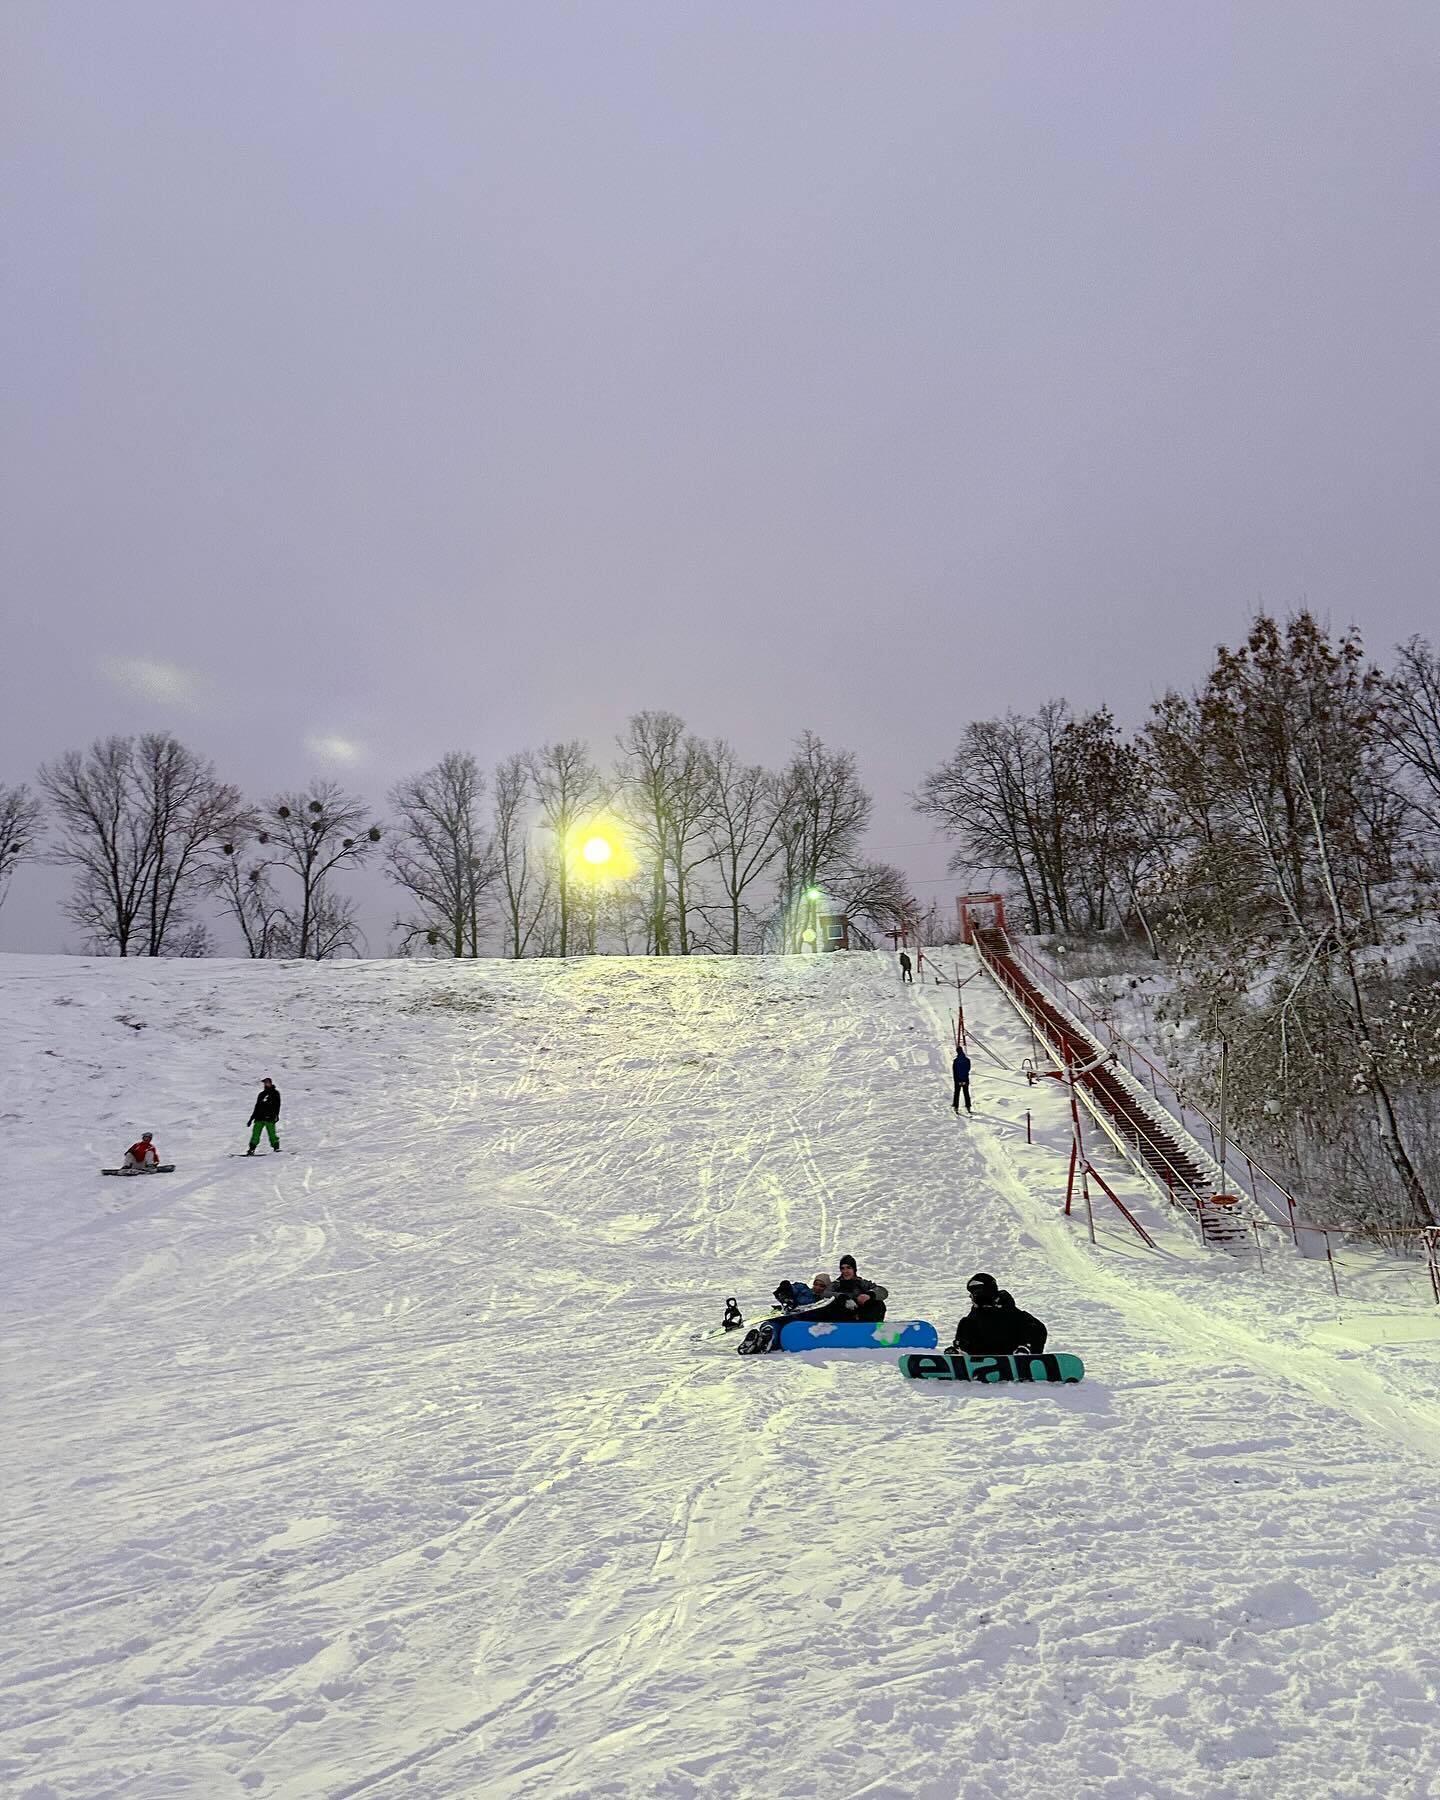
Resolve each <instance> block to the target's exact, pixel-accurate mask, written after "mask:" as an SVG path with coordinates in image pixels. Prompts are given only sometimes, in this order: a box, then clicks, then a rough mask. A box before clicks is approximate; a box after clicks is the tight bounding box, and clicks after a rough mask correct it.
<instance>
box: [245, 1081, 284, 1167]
mask: <svg viewBox="0 0 1440 1800" xmlns="http://www.w3.org/2000/svg"><path fill="white" fill-rule="evenodd" d="M279 1117H280V1090H279V1088H277V1087H276V1085H275V1083H274V1082H273V1081H272V1080H271V1079H270V1077H269V1076H268V1075H266V1076H263V1077H262V1078H261V1081H260V1092H259V1093H258V1094H257V1095H256V1096H255V1105H254V1106H253V1107H252V1109H251V1112H250V1117H249V1118H248V1119H247V1120H246V1121H245V1123H246V1124H247V1125H248V1126H249V1127H250V1148H249V1149H248V1150H247V1151H246V1152H245V1154H246V1155H247V1156H253V1155H254V1154H255V1149H256V1146H257V1145H258V1144H259V1142H260V1133H261V1132H262V1131H263V1132H264V1133H265V1135H266V1136H267V1137H268V1138H269V1139H270V1148H271V1149H272V1150H278V1149H279V1148H280V1137H279V1134H278V1132H277V1131H276V1129H275V1121H276V1120H277V1119H278V1118H279Z"/></svg>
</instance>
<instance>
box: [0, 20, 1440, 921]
mask: <svg viewBox="0 0 1440 1800" xmlns="http://www.w3.org/2000/svg"><path fill="white" fill-rule="evenodd" d="M0 31H3V37H4V44H3V61H4V68H5V85H6V93H5V98H4V103H3V123H0V157H3V170H0V183H3V187H0V201H3V238H0V241H3V245H4V251H3V263H4V274H3V281H4V290H3V309H4V310H3V322H4V333H5V348H6V357H5V360H6V379H5V397H4V403H3V426H0V429H3V432H4V439H5V441H4V461H3V513H4V516H3V527H4V533H3V580H4V595H5V607H6V616H7V620H8V623H7V625H6V628H5V633H4V640H3V644H4V658H3V682H4V704H3V709H0V779H4V780H11V781H14V780H19V779H25V778H27V777H29V776H30V775H31V772H32V771H33V768H34V765H35V764H36V762H37V761H38V760H39V759H41V758H42V757H47V756H52V755H54V754H55V753H56V752H57V751H59V750H61V749H63V748H65V747H66V746H68V745H71V744H81V743H84V742H86V741H88V739H90V738H91V737H93V736H95V735H96V734H98V733H102V732H111V731H136V730H142V729H150V728H161V727H167V728H170V729H172V730H174V731H175V732H176V733H177V734H178V735H180V736H181V737H183V738H185V739H186V740H187V741H189V742H191V743H193V744H195V745H196V746H197V747H200V748H202V749H204V750H205V751H207V752H208V753H210V754H211V755H212V756H213V757H214V758H215V759H216V761H217V762H218V763H219V765H220V766H221V768H222V770H223V771H224V772H225V773H226V774H227V775H228V776H229V777H230V778H231V779H233V780H236V781H238V782H240V783H241V784H242V785H244V786H245V787H246V788H247V789H250V790H254V791H256V792H264V791H266V790H268V789H270V788H272V787H274V786H277V785H281V784H292V783H295V782H297V781H300V780H303V779H304V777H305V776H306V775H307V774H308V773H309V772H310V771H315V770H324V771H326V772H330V773H336V774H339V775H341V776H342V777H344V778H345V779H346V780H347V781H349V782H351V783H352V784H353V785H355V786H357V787H359V788H361V789H362V790H363V791H365V792H366V793H368V794H371V795H373V796H374V797H375V798H376V800H377V802H378V801H379V800H380V799H381V797H382V796H383V793H384V790H385V788H386V787H387V786H388V785H389V783H390V782H391V781H392V780H393V779H394V777H395V776H396V775H397V774H399V773H402V772H405V771H407V770H410V769H414V768H417V767H419V766H422V765H423V764H425V763H426V762H428V761H430V760H432V759H433V758H434V757H435V756H437V755H438V754H439V753H440V752H442V751H444V750H445V749H447V748H450V747H452V746H460V747H466V748H470V749H473V750H474V751H475V752H476V754H477V755H478V756H479V757H480V758H481V760H482V761H484V762H486V763H490V762H493V761H494V760H495V759H496V758H497V757H499V756H501V755H503V754H505V753H507V752H508V751H510V750H513V749H519V748H523V747H525V746H528V745H533V744H538V743H539V742H541V741H543V740H545V739H547V738H555V737H568V736H575V735H578V736H585V737H588V738H590V739H591V740H592V742H593V743H594V744H595V746H596V747H597V749H599V750H601V751H602V752H608V749H609V746H610V742H611V740H612V738H613V736H614V734H615V732H616V731H617V730H619V729H620V727H621V726H622V724H623V722H624V720H625V718H626V716H627V715H628V714H629V713H631V712H632V711H634V710H636V709H637V708H640V707H670V708H673V709H674V710H676V711H678V712H680V713H682V714H683V715H684V716H685V717H686V718H687V719H688V720H689V722H690V723H691V725H692V726H693V727H694V728H695V729H697V730H699V731H701V732H702V733H704V734H706V735H710V734H714V733H720V732H723V733H725V734H726V735H728V736H729V737H730V738H731V739H732V740H733V741H734V742H736V743H737V745H739V746H740V747H741V748H742V749H744V750H745V751H747V752H748V753H749V754H750V755H752V756H753V757H755V758H756V759H760V760H776V761H778V760H779V759H781V758H782V757H783V756H784V755H785V753H786V749H787V746H788V743H789V740H790V739H791V738H792V737H793V736H794V735H795V734H796V733H797V732H798V731H799V730H800V729H801V728H802V727H807V726H808V727H810V728H812V729H814V730H816V731H818V732H819V733H820V734H821V735H822V736H823V737H824V738H825V739H827V740H828V741H831V742H834V743H836V744H843V745H848V746H850V747H852V748H854V749H855V750H856V751H857V752H858V753H859V756H860V759H861V764H862V769H863V772H864V774H865V776H866V778H867V780H868V782H869V785H870V786H871V788H872V790H873V791H874V793H875V795H876V800H877V812H876V830H875V832H874V845H875V847H876V849H877V851H878V852H879V853H881V854H885V855H886V856H887V857H889V858H890V859H891V860H895V861H899V862H901V863H903V864H904V865H905V866H907V867H908V868H909V869H910V871H911V873H912V875H913V876H914V877H915V879H916V881H917V883H919V884H921V885H920V892H921V893H922V894H925V895H929V894H931V893H948V892H949V891H950V888H951V887H952V886H953V883H951V882H948V881H945V880H942V879H941V877H942V872H943V869H944V862H945V853H944V850H943V849H941V848H939V847H935V848H929V849H927V848H923V847H919V846H922V845H923V844H924V842H925V840H926V839H927V838H928V837H929V835H930V834H929V832H928V830H927V829H926V828H925V826H924V825H923V823H922V822H921V821H919V820H918V819H916V818H915V817H914V816H913V815H912V814H911V813H910V812H909V811H908V809H907V802H906V794H907V792H908V791H909V790H910V789H911V788H912V787H913V786H914V784H915V783H916V781H917V780H918V778H919V777H920V775H921V774H922V773H923V771H924V770H925V769H927V768H929V767H931V766H933V765H934V764H935V763H936V762H938V761H939V760H940V759H941V758H942V757H943V756H944V755H945V754H946V753H947V752H948V751H949V750H950V749H951V747H952V746H953V744H954V742H955V740H956V737H957V734H958V731H959V728H960V726H961V725H962V724H963V723H964V721H965V720H967V719H969V718H974V717H984V716H989V715H991V714H993V713H995V712H999V711H1003V710H1004V709H1005V708H1007V707H1012V706H1013V707H1017V708H1022V709H1023V708H1031V707H1033V706H1035V705H1036V704H1038V703H1039V702H1040V701H1042V700H1044V699H1045V698H1047V697H1048V696H1050V695H1053V694H1059V693H1064V694H1066V695H1068V696H1069V697H1070V698H1071V699H1072V700H1073V701H1074V702H1076V703H1077V704H1079V705H1091V704H1094V703H1096V702H1099V701H1102V700H1106V701H1109V702H1110V703H1111V704H1112V705H1113V706H1114V707H1115V709H1116V710H1117V712H1118V713H1119V714H1120V715H1121V716H1122V718H1124V719H1125V720H1126V721H1127V722H1128V721H1132V720H1135V719H1137V718H1139V717H1140V716H1141V715H1142V714H1143V712H1144V710H1145V708H1146V706H1147V705H1148V703H1149V701H1150V700H1151V699H1152V698H1153V697H1154V696H1155V695H1156V694H1157V693H1158V692H1160V691H1161V690H1163V688H1165V687H1166V686H1167V685H1169V684H1171V683H1181V684H1184V683H1188V682H1191V681H1194V680H1197V679H1199V678H1200V677H1201V676H1202V675H1203V673H1204V670H1205V667H1206V664H1207V661H1208V658H1209V655H1210V652H1211V649H1212V646H1213V645H1214V644H1215V643H1216V642H1218V641H1220V640H1221V639H1225V638H1229V639H1233V638H1234V637H1236V636H1237V635H1238V634H1239V633H1240V632H1241V631H1242V630H1243V628H1244V625H1245V622H1246V619H1247V617H1248V615H1249V613H1250V612H1251V610H1252V609H1253V607H1254V606H1255V604H1256V602H1257V601H1263V602H1265V603H1267V604H1269V605H1271V606H1273V607H1275V608H1277V609H1281V610H1283V609H1285V608H1288V607H1291V606H1293V605H1294V604H1296V603H1297V602H1299V601H1302V600H1304V601H1308V603H1309V604H1310V605H1312V606H1313V607H1314V608H1316V609H1317V610H1318V611H1319V612H1320V613H1321V614H1322V616H1325V617H1327V618H1328V619H1329V620H1330V621H1331V622H1332V623H1334V624H1336V625H1342V624H1346V623H1349V622H1351V621H1353V622H1356V623H1358V624H1359V625H1360V626H1361V627H1362V628H1363V629H1364V631H1365V633H1366V636H1367V639H1368V640H1369V642H1370V643H1371V645H1372V647H1373V648H1375V649H1376V650H1377V651H1383V650H1385V649H1386V648H1387V647H1388V646H1389V645H1390V644H1392V643H1393V642H1395V641H1396V640H1397V639H1399V638H1402V637H1405V636H1407V635H1409V634H1410V633H1412V632H1415V631H1427V630H1428V631H1429V632H1430V633H1431V634H1432V635H1440V608H1437V606H1436V602H1435V579H1434V576H1435V551H1436V539H1437V521H1440V494H1437V482H1436V474H1437V464H1440V458H1437V450H1440V445H1437V437H1440V426H1437V420H1440V404H1437V402H1440V381H1437V361H1440V350H1437V343H1440V338H1437V320H1440V280H1437V275H1440V249H1437V246H1440V231H1437V221H1440V151H1437V145H1440V132H1437V118H1440V114H1437V106H1436V96H1437V73H1440V55H1437V52H1440V6H1437V5H1436V4H1434V0H1423V3H1417V4H1403V3H1388V0H1356V3H1355V4H1345V5H1341V4H1335V3H1333V0H1296V3H1294V4H1278V3H1273V0H1239V3H1237V4H1223V3H1221V0H1205V3H1204V4H1191V5H1181V4H1157V3H1156V0H1128V3H1114V4H1100V3H1098V0H1051V3H1049V4H1043V5H1030V4H1024V3H1023V0H986V3H985V4H971V3H968V0H935V3H926V0H904V4H898V3H896V0H870V3H868V4H849V3H847V0H752V3H745V0H718V3H715V4H699V3H693V0H653V3H639V0H585V3H583V4H574V5H555V4H548V3H547V0H516V3H514V4H510V3H508V0H504V3H502V0H497V3H492V4H484V3H483V0H465V3H463V4H438V3H436V0H395V3H394V4H391V5H370V4H363V3H359V0H326V3H312V4H304V3H303V0H299V3H297V0H286V3H285V4H273V5H272V4H263V3H261V4H257V3H256V0H244V3H243V4H241V3H240V0H225V3H224V4H206V3H205V0H181V3H177V4H173V5H160V4H153V3H151V0H129V3H126V4H114V5H112V4H82V3H80V0H11V3H10V4H9V5H7V6H6V7H5V8H4V9H3V13H0ZM890 846H904V848H896V849H893V850H892V849H891V848H890ZM58 882H59V878H58V876H56V875H55V874H53V873H41V872H36V871H33V870H24V869H22V870H21V872H20V874H19V876H18V877H17V879H16V882H15V886H14V889H13V892H12V896H11V899H10V902H9V905H8V906H7V908H6V910H5V912H4V913H3V914H0V947H4V948H12V949H13V948H22V949H51V948H58V947H60V946H61V945H62V944H64V943H66V942H69V941H73V934H72V933H71V931H70V929H69V928H68V927H67V926H66V925H65V924H64V922H63V921H62V920H61V919H60V918H59V917H58V916H57V915H56V912H55V899H56V896H57V895H58V893H59V891H60V889H59V886H58ZM372 936H373V937H374V940H375V947H376V948H377V949H378V948H380V947H381V945H382V943H383V933H379V934H372Z"/></svg>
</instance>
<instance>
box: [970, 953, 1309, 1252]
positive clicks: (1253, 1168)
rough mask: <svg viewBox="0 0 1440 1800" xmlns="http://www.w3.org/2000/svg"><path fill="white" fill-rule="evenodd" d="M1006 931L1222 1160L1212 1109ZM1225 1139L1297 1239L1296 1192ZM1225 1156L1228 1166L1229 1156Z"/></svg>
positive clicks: (1253, 1193) (1256, 1197)
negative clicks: (1197, 1123)
mask: <svg viewBox="0 0 1440 1800" xmlns="http://www.w3.org/2000/svg"><path fill="white" fill-rule="evenodd" d="M1004 935H1005V945H1006V948H1007V950H1008V951H1009V952H1010V954H1011V955H1012V956H1013V957H1014V958H1015V960H1016V961H1017V962H1018V963H1021V964H1028V965H1029V966H1030V967H1031V968H1032V969H1033V970H1034V972H1035V973H1036V974H1038V975H1039V977H1040V979H1041V980H1042V981H1044V982H1046V983H1047V984H1048V985H1049V986H1051V987H1052V988H1057V989H1060V990H1061V991H1062V992H1063V993H1064V995H1065V1004H1066V1005H1068V1006H1069V1007H1070V1008H1071V1010H1072V1011H1073V1012H1074V1013H1075V1015H1076V1017H1077V1018H1079V1019H1088V1020H1090V1021H1092V1022H1093V1024H1094V1025H1095V1026H1098V1027H1099V1028H1100V1029H1101V1030H1102V1031H1103V1032H1104V1034H1105V1039H1106V1041H1107V1042H1109V1044H1110V1045H1111V1047H1112V1048H1114V1049H1116V1050H1119V1051H1121V1052H1123V1054H1124V1056H1125V1059H1126V1063H1127V1066H1128V1067H1129V1070H1130V1074H1131V1075H1132V1077H1133V1078H1134V1079H1135V1080H1136V1081H1141V1080H1142V1077H1141V1075H1140V1072H1139V1070H1137V1068H1136V1067H1135V1064H1136V1062H1137V1061H1138V1062H1139V1063H1140V1064H1141V1065H1142V1066H1143V1067H1144V1069H1145V1070H1146V1071H1147V1073H1148V1075H1149V1078H1150V1091H1151V1093H1152V1094H1153V1095H1154V1097H1155V1099H1156V1101H1157V1102H1158V1103H1159V1104H1161V1105H1164V1106H1167V1108H1168V1109H1169V1110H1171V1111H1173V1112H1174V1113H1175V1114H1176V1116H1177V1117H1178V1119H1179V1121H1180V1123H1181V1125H1183V1126H1184V1128H1185V1129H1186V1131H1188V1132H1189V1133H1190V1135H1191V1136H1192V1137H1194V1138H1196V1139H1197V1141H1199V1134H1198V1133H1197V1132H1196V1131H1195V1130H1194V1128H1193V1127H1192V1126H1191V1124H1190V1118H1189V1115H1190V1114H1192V1113H1193V1114H1194V1115H1195V1117H1196V1118H1197V1119H1199V1120H1201V1121H1203V1123H1204V1125H1205V1129H1206V1135H1207V1136H1208V1137H1209V1140H1210V1155H1211V1157H1212V1158H1213V1159H1214V1160H1215V1161H1216V1162H1217V1164H1218V1161H1219V1127H1218V1126H1217V1125H1216V1123H1215V1121H1214V1120H1213V1119H1212V1118H1211V1117H1210V1115H1209V1113H1207V1112H1206V1111H1205V1109H1204V1107H1203V1106H1197V1105H1196V1104H1195V1102H1194V1101H1193V1100H1189V1099H1187V1098H1186V1096H1185V1093H1184V1090H1183V1089H1182V1087H1181V1085H1180V1083H1179V1082H1177V1081H1176V1080H1175V1078H1174V1077H1173V1076H1172V1075H1171V1074H1170V1072H1169V1071H1168V1070H1167V1069H1166V1068H1165V1067H1164V1066H1163V1065H1162V1064H1160V1063H1157V1062H1156V1061H1155V1059H1154V1058H1153V1057H1151V1056H1148V1055H1147V1054H1146V1053H1145V1051H1143V1050H1141V1049H1140V1048H1139V1047H1138V1046H1137V1045H1135V1044H1133V1043H1131V1041H1130V1040H1129V1038H1127V1037H1126V1036H1125V1035H1124V1034H1123V1033H1122V1032H1119V1031H1117V1030H1116V1029H1115V1028H1114V1026H1113V1025H1111V1024H1110V1023H1109V1022H1108V1021H1107V1020H1106V1019H1105V1018H1104V1017H1103V1015H1101V1014H1100V1013H1099V1012H1097V1011H1096V1009H1095V1008H1094V1007H1093V1006H1092V1005H1091V1004H1090V1002H1089V1001H1088V1000H1086V998H1085V996H1084V995H1083V994H1080V993H1077V992H1076V990H1075V989H1074V988H1073V987H1072V986H1071V985H1070V983H1069V982H1068V981H1066V979H1065V977H1064V976H1063V975H1062V974H1061V973H1060V971H1059V970H1058V969H1053V968H1051V966H1050V965H1049V964H1048V963H1047V962H1046V961H1045V960H1044V958H1043V957H1040V956H1037V955H1036V954H1035V952H1034V951H1033V950H1030V949H1029V948H1028V947H1027V946H1025V945H1023V944H1017V943H1016V942H1015V941H1014V939H1013V938H1012V937H1011V936H1010V935H1009V933H1008V932H1007V933H1005V934H1004ZM1097 1037H1098V1034H1097ZM1162 1085H1163V1086H1164V1087H1165V1088H1167V1089H1168V1090H1169V1094H1170V1100H1169V1101H1162V1100H1161V1098H1160V1093H1159V1089H1160V1087H1161V1086H1162ZM1226 1140H1227V1146H1228V1149H1229V1150H1231V1151H1233V1152H1234V1153H1235V1155H1236V1156H1237V1157H1238V1158H1239V1159H1240V1160H1241V1161H1242V1162H1243V1163H1244V1165H1245V1170H1246V1173H1247V1174H1248V1175H1249V1177H1250V1180H1249V1186H1248V1189H1247V1190H1246V1192H1247V1194H1248V1197H1249V1198H1250V1199H1251V1200H1252V1201H1253V1202H1254V1203H1255V1205H1256V1206H1258V1207H1259V1208H1260V1210H1261V1211H1262V1212H1264V1213H1267V1214H1268V1215H1269V1216H1270V1217H1271V1218H1272V1219H1274V1220H1275V1221H1276V1222H1277V1223H1279V1224H1283V1225H1285V1226H1286V1227H1287V1228H1288V1230H1289V1232H1290V1236H1291V1239H1292V1241H1294V1242H1297V1243H1298V1242H1299V1231H1300V1228H1301V1227H1300V1220H1299V1215H1298V1213H1297V1211H1296V1202H1295V1196H1294V1194H1292V1193H1291V1192H1290V1190H1289V1188H1287V1187H1286V1186H1285V1184H1284V1182H1282V1181H1279V1180H1277V1179H1276V1177H1275V1176H1274V1175H1272V1174H1271V1173H1270V1171H1269V1170H1268V1169H1267V1168H1265V1167H1264V1165H1263V1164H1262V1163H1260V1162H1258V1161H1257V1160H1256V1158H1255V1157H1254V1156H1252V1155H1251V1154H1250V1152H1249V1151H1248V1150H1247V1149H1246V1148H1245V1146H1244V1145H1243V1144H1241V1143H1239V1142H1238V1141H1237V1140H1236V1138H1235V1135H1234V1133H1233V1132H1230V1131H1228V1130H1227V1132H1226ZM1226 1160H1227V1165H1228V1162H1229V1158H1228V1156H1227V1159H1226ZM1226 1177H1227V1180H1234V1179H1235V1177H1234V1175H1233V1172H1232V1170H1231V1169H1230V1168H1229V1167H1228V1166H1227V1169H1226ZM1237 1185H1238V1182H1237ZM1271 1190H1273V1196H1275V1197H1278V1201H1279V1204H1278V1205H1277V1204H1276V1199H1275V1198H1273V1197H1272V1192H1271ZM1306 1229H1309V1230H1318V1229H1320V1228H1319V1227H1315V1226H1308V1227H1306Z"/></svg>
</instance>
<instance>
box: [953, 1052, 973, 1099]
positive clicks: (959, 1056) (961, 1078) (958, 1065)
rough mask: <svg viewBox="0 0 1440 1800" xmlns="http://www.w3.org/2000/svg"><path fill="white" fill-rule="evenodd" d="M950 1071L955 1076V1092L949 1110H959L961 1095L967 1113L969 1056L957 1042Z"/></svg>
mask: <svg viewBox="0 0 1440 1800" xmlns="http://www.w3.org/2000/svg"><path fill="white" fill-rule="evenodd" d="M950 1073H951V1074H952V1075H953V1076H954V1077H955V1094H954V1098H953V1099H952V1100H951V1102H950V1110H951V1112H956V1113H958V1112H959V1110H960V1099H961V1096H962V1095H963V1096H964V1099H965V1110H966V1112H967V1113H968V1112H969V1110H970V1058H969V1057H968V1056H967V1055H966V1054H965V1052H964V1051H963V1050H962V1049H961V1048H960V1046H959V1045H958V1044H957V1045H956V1046H955V1060H954V1062H953V1063H951V1065H950Z"/></svg>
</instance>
